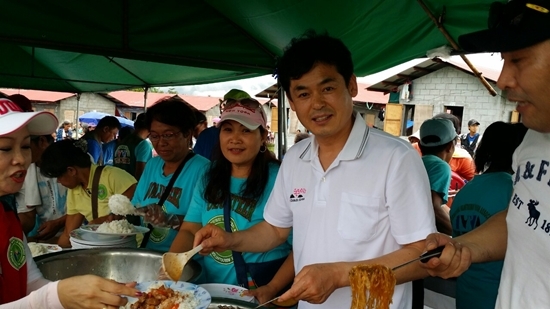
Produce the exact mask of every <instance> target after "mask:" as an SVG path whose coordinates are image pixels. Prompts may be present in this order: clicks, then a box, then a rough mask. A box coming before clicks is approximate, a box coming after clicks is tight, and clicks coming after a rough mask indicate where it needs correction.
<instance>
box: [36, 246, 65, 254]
mask: <svg viewBox="0 0 550 309" xmlns="http://www.w3.org/2000/svg"><path fill="white" fill-rule="evenodd" d="M41 245H42V246H44V247H46V249H48V252H50V253H52V252H59V251H63V248H61V247H60V246H58V245H53V244H41Z"/></svg>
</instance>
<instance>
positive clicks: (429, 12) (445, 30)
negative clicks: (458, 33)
mask: <svg viewBox="0 0 550 309" xmlns="http://www.w3.org/2000/svg"><path fill="white" fill-rule="evenodd" d="M417 1H418V3H419V4H420V6H421V7H422V9H424V11H425V12H426V13H427V14H428V16H429V17H430V19H431V20H432V21H433V22H434V24H435V25H436V26H437V28H438V29H439V31H441V33H443V35H444V36H445V38H446V39H447V41H449V43H451V46H452V47H453V48H454V49H455V50H460V47H459V46H458V44H457V43H456V42H455V40H454V39H453V38H452V37H451V35H450V34H449V32H447V29H445V27H443V24H441V22H439V20H437V18H435V16H434V15H433V14H432V12H431V11H430V9H429V8H428V7H427V6H426V4H424V2H423V1H422V0H417ZM460 58H462V60H464V62H466V64H467V65H468V67H469V68H470V69H471V70H472V72H473V73H474V75H475V76H476V77H477V78H478V79H479V80H480V81H481V83H482V84H483V86H485V88H487V91H489V93H490V94H491V95H492V96H493V97H494V96H496V95H497V92H496V91H495V89H493V87H492V86H491V85H490V84H489V82H487V80H486V79H485V77H483V75H482V74H481V72H479V71H478V70H477V69H476V68H475V67H474V65H473V64H472V63H471V62H470V60H469V59H468V58H466V56H465V55H460Z"/></svg>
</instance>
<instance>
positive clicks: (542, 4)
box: [458, 0, 550, 53]
mask: <svg viewBox="0 0 550 309" xmlns="http://www.w3.org/2000/svg"><path fill="white" fill-rule="evenodd" d="M488 24H489V25H488V26H489V29H487V30H482V31H478V32H473V33H469V34H465V35H462V36H460V37H459V38H458V42H459V44H460V46H461V47H462V49H464V50H465V51H467V52H472V53H479V52H509V51H514V50H520V49H523V48H527V47H530V46H533V45H535V44H538V43H540V42H543V41H545V40H547V39H550V0H511V1H509V2H507V3H502V2H493V3H492V4H491V8H490V10H489V20H488Z"/></svg>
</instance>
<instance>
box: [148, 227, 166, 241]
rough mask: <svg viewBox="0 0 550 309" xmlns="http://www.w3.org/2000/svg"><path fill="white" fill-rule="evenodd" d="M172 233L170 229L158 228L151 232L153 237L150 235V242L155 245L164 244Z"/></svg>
mask: <svg viewBox="0 0 550 309" xmlns="http://www.w3.org/2000/svg"><path fill="white" fill-rule="evenodd" d="M169 233H170V228H163V227H156V228H154V229H153V231H151V235H149V240H150V241H152V242H154V243H161V242H163V241H164V240H165V239H166V238H167V237H168V234H169Z"/></svg>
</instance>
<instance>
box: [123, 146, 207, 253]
mask: <svg viewBox="0 0 550 309" xmlns="http://www.w3.org/2000/svg"><path fill="white" fill-rule="evenodd" d="M209 163H210V161H208V159H206V158H204V157H202V156H199V155H195V156H194V157H193V158H191V159H190V160H189V161H187V163H186V164H185V166H184V167H183V170H182V171H181V173H180V174H179V176H178V178H177V179H176V182H175V183H174V186H173V187H172V190H171V191H170V194H169V195H168V198H167V199H166V202H164V205H162V206H163V209H164V211H165V212H166V213H167V214H175V215H180V216H185V215H186V214H187V210H188V209H189V202H190V201H191V196H192V195H193V189H194V188H195V185H196V184H197V182H198V181H199V179H202V177H203V175H204V171H205V170H206V169H207V167H208V164H209ZM163 167H164V161H163V160H162V159H161V158H160V157H154V158H152V159H151V160H149V162H147V164H146V165H145V170H144V171H143V174H142V175H141V178H140V179H139V182H138V184H137V188H136V192H135V194H134V198H133V199H132V203H133V204H134V205H136V207H143V206H147V205H149V204H156V203H158V201H159V200H160V197H161V196H162V193H163V192H164V188H165V187H166V186H167V185H168V182H169V181H170V178H172V174H170V175H167V176H165V175H163V172H162V169H163ZM176 235H177V231H175V230H173V229H170V228H155V229H153V231H152V232H151V236H150V237H149V242H148V243H147V248H149V249H153V250H157V251H162V252H167V251H168V250H169V249H170V245H172V241H174V238H175V237H176Z"/></svg>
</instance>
